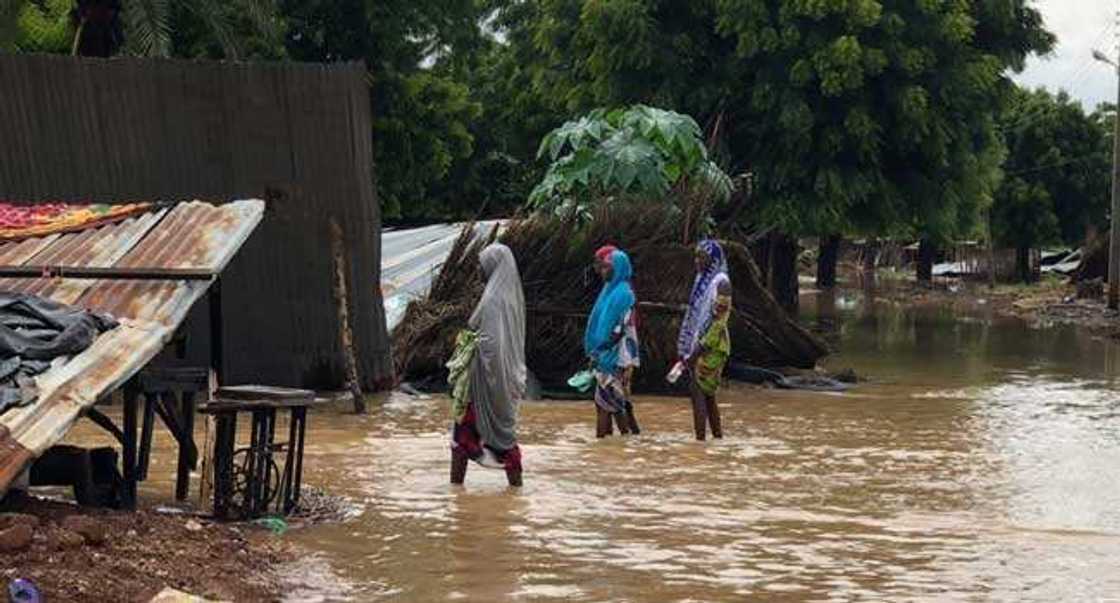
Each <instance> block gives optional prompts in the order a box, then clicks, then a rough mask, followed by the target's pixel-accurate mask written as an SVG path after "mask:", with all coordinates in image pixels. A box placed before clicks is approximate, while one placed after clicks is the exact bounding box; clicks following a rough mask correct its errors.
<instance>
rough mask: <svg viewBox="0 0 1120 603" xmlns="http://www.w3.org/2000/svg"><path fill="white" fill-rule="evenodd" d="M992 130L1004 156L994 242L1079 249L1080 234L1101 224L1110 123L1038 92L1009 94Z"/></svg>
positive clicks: (995, 209)
mask: <svg viewBox="0 0 1120 603" xmlns="http://www.w3.org/2000/svg"><path fill="white" fill-rule="evenodd" d="M1000 125H1001V127H1002V131H1003V136H1004V139H1005V141H1006V145H1007V149H1008V157H1007V163H1006V165H1005V167H1004V170H1005V172H1006V178H1005V180H1004V182H1003V184H1002V186H1001V187H1000V188H999V190H998V192H997V194H996V198H995V205H994V207H993V208H992V222H993V224H992V225H993V235H994V236H995V238H996V240H997V241H998V242H999V243H1001V244H1005V245H1012V246H1016V247H1023V248H1031V247H1037V246H1040V245H1047V244H1053V243H1059V242H1064V243H1065V244H1067V245H1079V244H1081V243H1082V242H1083V241H1084V239H1085V234H1086V231H1087V229H1089V228H1091V227H1106V224H1105V219H1106V216H1107V215H1108V202H1109V184H1110V180H1109V174H1110V168H1111V147H1110V144H1111V140H1110V136H1109V130H1110V129H1111V127H1112V123H1111V121H1109V120H1107V119H1105V118H1104V117H1103V116H1102V115H1101V114H1099V113H1098V114H1092V115H1087V114H1086V113H1085V111H1084V110H1083V109H1082V108H1081V105H1080V103H1077V102H1074V101H1072V100H1070V98H1069V97H1068V96H1067V95H1066V94H1065V93H1059V94H1057V95H1054V94H1051V93H1049V92H1046V91H1045V90H1038V91H1035V92H1026V91H1019V92H1018V93H1017V94H1015V96H1014V100H1013V102H1012V103H1011V106H1010V107H1009V108H1008V110H1007V111H1006V112H1004V114H1003V116H1002V119H1001V124H1000Z"/></svg>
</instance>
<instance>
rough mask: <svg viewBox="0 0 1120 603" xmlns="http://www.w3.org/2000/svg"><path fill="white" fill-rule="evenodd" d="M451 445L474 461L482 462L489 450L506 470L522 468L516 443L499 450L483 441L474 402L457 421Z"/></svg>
mask: <svg viewBox="0 0 1120 603" xmlns="http://www.w3.org/2000/svg"><path fill="white" fill-rule="evenodd" d="M451 447H452V448H453V449H455V450H457V451H459V452H461V453H463V454H466V455H467V458H469V459H471V460H472V461H475V462H479V463H481V462H482V461H483V459H484V458H485V457H486V456H487V455H486V452H487V451H489V452H490V453H492V454H493V456H494V457H495V458H496V459H497V460H498V462H499V463H501V464H502V468H504V469H505V470H506V471H515V470H520V469H521V448H519V447H518V446H517V445H516V444H514V446H513V448H510V449H509V450H497V449H495V448H493V447H491V446H487V445H486V444H483V443H482V436H481V435H479V433H478V422H477V419H476V418H475V414H474V402H471V403H469V404H467V410H466V412H465V413H464V414H463V420H461V421H459V422H458V423H455V424H454V426H453V427H452V433H451Z"/></svg>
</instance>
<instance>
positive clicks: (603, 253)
mask: <svg viewBox="0 0 1120 603" xmlns="http://www.w3.org/2000/svg"><path fill="white" fill-rule="evenodd" d="M616 251H618V247H615V246H614V245H603V246H602V247H600V248H599V249H596V250H595V257H596V258H598V259H599V261H600V262H606V261H608V260H610V259H611V254H612V253H614V252H616Z"/></svg>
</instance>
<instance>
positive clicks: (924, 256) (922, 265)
mask: <svg viewBox="0 0 1120 603" xmlns="http://www.w3.org/2000/svg"><path fill="white" fill-rule="evenodd" d="M936 260H937V245H936V244H935V243H934V242H933V241H931V240H930V239H922V241H921V242H920V243H919V244H918V282H919V283H926V284H929V283H931V282H933V263H934V262H935V261H936Z"/></svg>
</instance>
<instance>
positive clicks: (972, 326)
mask: <svg viewBox="0 0 1120 603" xmlns="http://www.w3.org/2000/svg"><path fill="white" fill-rule="evenodd" d="M804 301H805V305H806V306H809V308H808V310H809V311H808V312H807V314H808V316H806V321H807V323H808V324H811V325H824V327H825V328H827V329H828V331H829V336H830V338H831V340H832V341H833V343H834V344H835V345H837V346H838V348H839V352H838V353H837V354H836V355H835V356H834V357H833V358H831V359H830V360H829V361H828V366H829V367H831V368H836V369H841V368H848V367H851V368H854V369H855V370H856V371H857V372H858V373H859V374H861V375H864V376H867V377H869V378H871V379H872V380H873V381H872V382H870V383H868V384H863V385H861V386H859V387H858V388H856V389H855V390H853V391H852V392H849V393H846V394H842V395H834V394H819V393H806V392H789V391H777V390H761V389H754V388H749V387H745V386H731V387H730V388H729V389H727V390H726V391H724V392H723V393H722V394H721V397H720V408H721V412H722V414H723V420H724V430H725V433H726V436H727V437H726V438H725V439H724V440H722V441H709V442H707V443H698V442H695V441H693V440H692V439H691V435H690V434H691V413H690V410H689V407H688V405H687V404H686V403H685V401H684V400H683V399H679V400H678V399H660V398H642V399H639V400H638V401H637V412H638V418H639V420H640V421H641V423H642V426H643V428H644V431H643V434H642V435H641V436H638V437H630V438H626V439H620V438H617V437H616V438H611V439H607V440H603V441H596V440H595V439H594V437H593V428H594V425H593V420H594V412H593V409H592V407H591V405H590V403H572V402H541V403H529V404H526V405H524V407H523V409H522V422H521V427H520V433H521V440H522V446H523V451H524V455H525V467H526V473H525V487H524V488H523V489H521V490H516V491H515V490H510V489H508V488H507V487H506V486H505V476H504V474H503V473H501V472H498V471H490V470H485V469H481V468H479V467H477V466H472V467H471V469H470V471H469V472H468V475H467V483H466V486H464V487H453V486H450V485H449V484H448V459H449V453H448V448H447V442H446V427H447V405H446V403H445V401H443V400H440V399H431V400H414V399H410V398H406V397H398V396H393V397H390V398H387V399H385V400H384V401H383V402H382V403H381V404H379V405H378V406H376V407H375V408H374V410H373V411H372V412H371V414H370V415H369V416H367V417H354V416H346V415H343V414H335V413H329V414H324V413H320V414H316V415H315V416H313V417H312V419H311V430H310V432H309V436H308V448H307V461H306V467H307V473H306V481H307V482H308V483H310V484H313V485H316V486H320V487H323V488H325V489H327V490H329V491H330V492H332V493H334V494H340V495H344V496H346V497H349V498H350V499H352V500H353V501H355V502H356V503H357V504H359V505H360V512H359V513H358V514H357V516H356V517H355V518H354V519H353V520H352V521H349V522H346V523H342V524H336V525H323V526H316V527H310V528H305V529H300V530H295V531H292V532H289V533H288V535H286V536H285V538H290V539H291V540H292V541H294V542H296V543H298V544H299V545H300V546H302V547H303V548H305V549H306V550H307V551H308V555H307V557H306V558H305V559H304V560H303V561H302V562H301V563H300V564H299V568H301V570H302V571H298V572H294V573H293V578H292V580H293V585H292V588H291V590H290V592H289V599H290V600H292V601H379V600H385V601H458V600H462V601H497V600H527V601H552V600H555V601H740V600H766V601H771V600H772V601H848V600H892V601H896V600H905V601H921V600H927V601H951V600H969V601H974V600H984V601H987V600H996V601H1010V600H1014V601H1024V600H1032V601H1059V600H1061V601H1106V600H1120V571H1118V570H1120V382H1118V381H1117V379H1116V376H1117V375H1118V374H1120V348H1118V347H1116V346H1114V345H1113V344H1106V343H1103V342H1101V341H1098V340H1094V339H1092V338H1091V337H1089V336H1088V335H1085V334H1083V333H1080V332H1078V331H1077V330H1074V329H1069V328H1048V329H1031V328H1028V327H1026V326H1025V325H1023V324H1022V323H1019V322H1017V321H1007V320H992V319H989V318H985V317H984V316H983V315H971V316H967V317H962V316H952V315H950V314H948V313H946V312H942V311H936V310H934V311H908V310H906V311H904V310H900V309H897V308H892V307H890V306H888V305H884V304H872V303H868V302H866V301H863V300H862V299H860V298H858V297H856V298H848V299H841V300H839V302H838V303H837V304H836V305H837V306H839V310H836V311H834V310H833V304H832V302H831V300H826V301H824V302H822V303H820V304H817V303H815V302H814V301H813V300H812V298H806V300H804ZM821 309H823V310H825V311H823V312H819V310H821ZM160 450H162V448H161V449H160ZM157 461H159V462H157V464H156V465H155V466H154V467H153V477H155V473H156V472H157V469H156V468H157V467H163V468H164V469H162V471H164V472H165V473H170V470H171V469H170V468H171V466H172V464H171V461H170V459H162V460H161V459H157ZM157 484H158V482H157ZM146 488H147V489H148V490H150V492H151V493H150V494H149V496H151V497H158V496H164V497H166V496H168V495H169V493H170V486H169V485H167V484H166V483H165V484H163V485H161V487H160V488H154V487H153V485H152V484H149V485H147V486H146Z"/></svg>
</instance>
